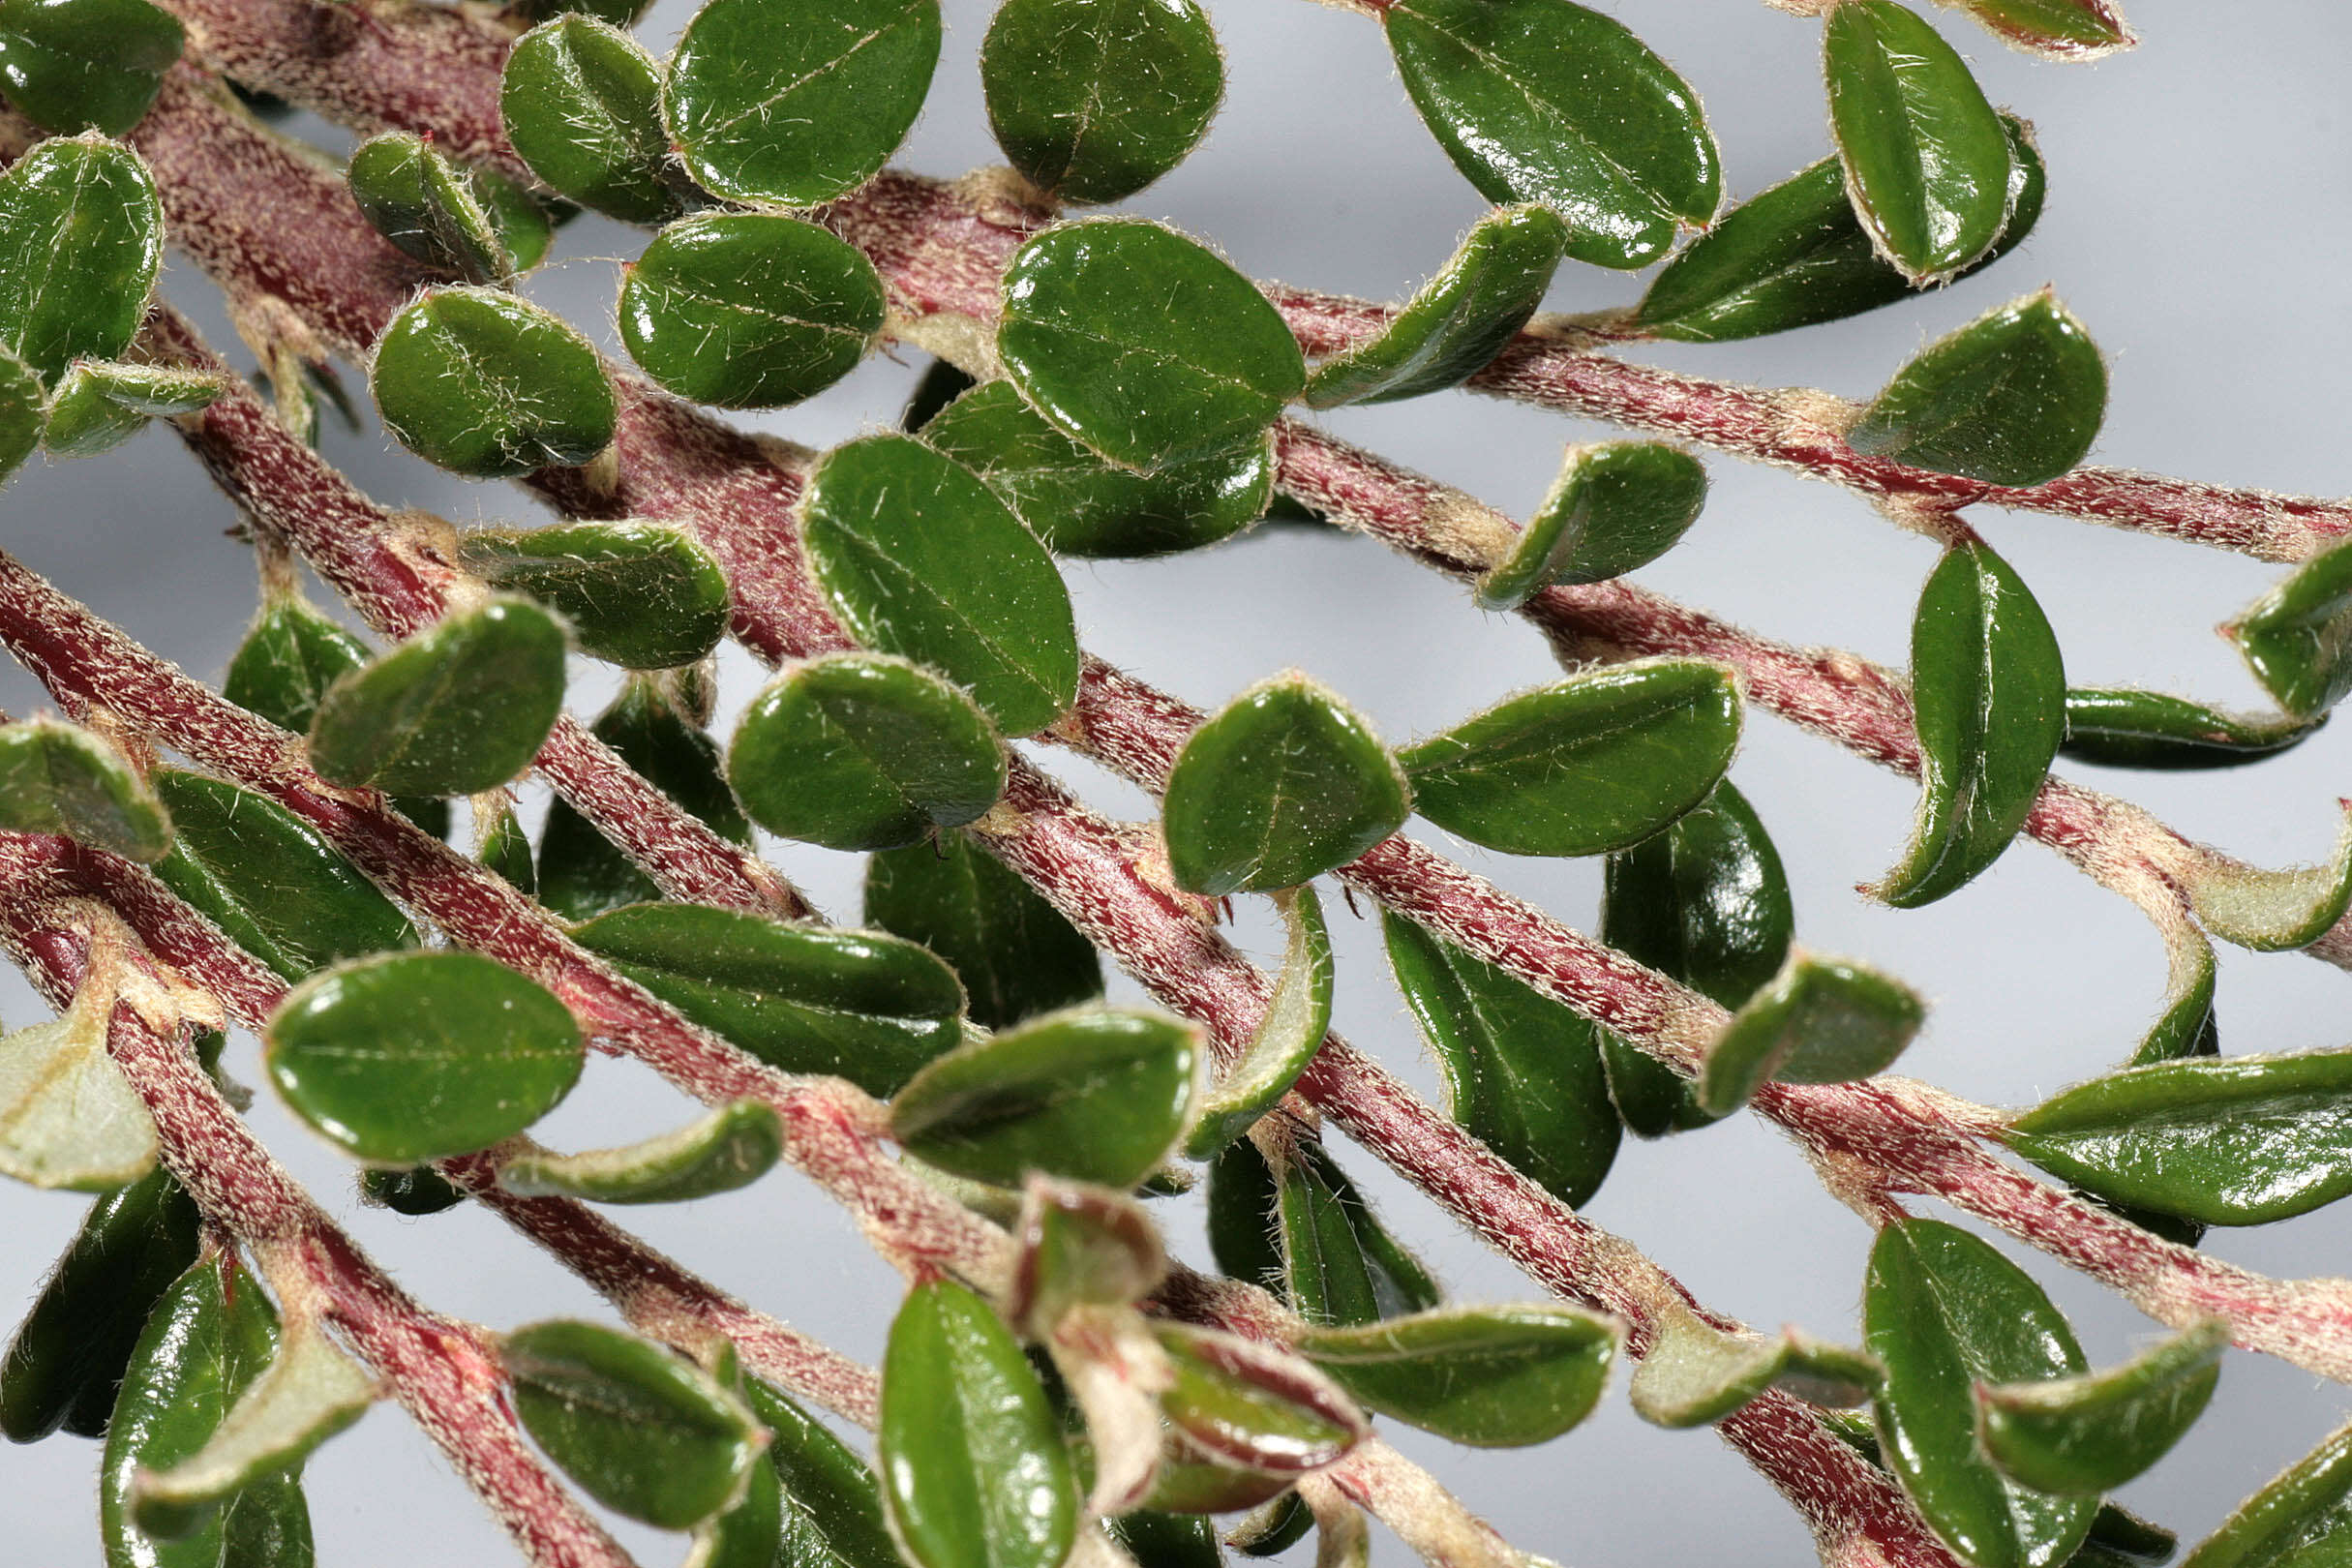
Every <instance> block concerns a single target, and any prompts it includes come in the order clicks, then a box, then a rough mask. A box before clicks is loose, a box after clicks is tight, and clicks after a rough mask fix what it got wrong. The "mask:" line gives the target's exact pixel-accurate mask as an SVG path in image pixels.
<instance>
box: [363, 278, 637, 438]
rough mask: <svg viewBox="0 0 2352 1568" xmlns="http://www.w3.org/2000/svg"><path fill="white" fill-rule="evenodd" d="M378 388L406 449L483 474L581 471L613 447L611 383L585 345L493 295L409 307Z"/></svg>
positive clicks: (388, 348)
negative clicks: (553, 468)
mask: <svg viewBox="0 0 2352 1568" xmlns="http://www.w3.org/2000/svg"><path fill="white" fill-rule="evenodd" d="M370 384H371V385H372V386H373V387H374V388H375V392H376V408H377V412H378V413H379V414H381V415H382V416H383V421H384V428H385V429H386V430H388V431H390V432H391V433H392V435H393V436H394V437H397V438H398V439H399V441H400V443H401V444H402V445H403V446H406V447H407V448H408V450H409V451H411V452H414V453H415V454H416V455H417V456H419V457H421V458H423V459H424V460H425V461H426V462H428V463H433V464H437V465H438V466H440V467H444V468H447V469H449V470H450V471H451V472H453V473H462V474H466V475H467V476H468V477H471V478H475V479H514V478H520V477H521V476H522V475H524V474H527V473H528V472H530V471H531V470H532V469H534V468H543V467H550V466H557V467H579V466H580V465H581V464H584V463H586V462H588V460H589V459H590V458H592V457H594V456H595V455H596V454H597V453H599V452H601V451H603V450H604V449H605V448H606V447H608V446H610V445H611V444H612V443H613V426H614V421H615V419H616V418H617V413H616V405H615V403H614V399H613V386H612V383H611V382H610V381H608V380H607V379H605V374H604V365H603V363H602V362H601V361H600V360H599V359H598V358H597V357H596V350H595V349H594V348H593V347H590V346H589V344H588V339H586V338H584V337H582V336H581V335H580V334H579V333H578V332H575V331H574V330H572V328H571V327H570V326H568V325H566V324H565V323H564V321H563V319H562V318H561V317H558V316H556V315H555V314H554V313H553V312H551V311H547V310H543V309H541V308H540V307H539V306H536V305H533V304H531V303H530V302H528V300H522V299H517V298H516V297H515V296H514V295H512V294H506V293H500V292H499V291H498V290H497V289H495V288H443V289H440V290H437V291H435V292H429V293H426V294H424V295H422V296H421V297H419V298H418V299H417V300H416V301H415V302H414V303H412V304H410V305H408V306H407V307H406V308H405V309H404V310H402V311H401V313H400V314H399V315H398V316H395V317H393V318H392V324H391V325H389V326H387V327H385V328H384V333H383V337H382V338H381V339H380V340H379V341H378V342H377V346H376V363H375V365H374V367H373V369H372V370H371V372H370Z"/></svg>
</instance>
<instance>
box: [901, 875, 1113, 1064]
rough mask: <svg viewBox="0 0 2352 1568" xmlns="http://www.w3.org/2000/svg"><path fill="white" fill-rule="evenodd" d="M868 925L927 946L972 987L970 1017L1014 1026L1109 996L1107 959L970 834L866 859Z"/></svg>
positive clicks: (991, 1026) (987, 1024) (989, 1024)
mask: <svg viewBox="0 0 2352 1568" xmlns="http://www.w3.org/2000/svg"><path fill="white" fill-rule="evenodd" d="M865 919H866V923H867V924H869V925H872V926H876V927H878V928H879V929H881V930H885V931H888V932H890V933H891V934H892V935H894V936H901V937H904V938H906V939H907V940H908V941H909V942H920V943H921V944H922V945H923V946H924V947H926V948H928V949H930V950H932V951H933V952H935V953H937V954H939V956H940V957H941V958H943V959H945V960H947V963H948V966H949V967H950V968H951V969H953V970H954V971H955V974H956V976H957V978H958V979H960V980H962V981H963V982H964V990H965V992H966V993H967V994H968V995H969V997H970V999H971V1001H970V1007H971V1014H972V1021H973V1022H974V1023H976V1024H979V1025H980V1027H981V1028H983V1029H1007V1028H1010V1027H1011V1026H1012V1025H1014V1024H1016V1023H1019V1022H1020V1021H1021V1020H1022V1019H1024V1018H1030V1017H1034V1016H1036V1015H1037V1014H1038V1013H1040V1012H1050V1011H1052V1010H1054V1009H1056V1008H1065V1007H1070V1006H1072V1005H1074V1004H1076V1003H1080V1002H1091V1001H1093V1000H1094V999H1095V998H1096V997H1098V996H1101V994H1102V960H1101V955H1100V954H1098V953H1097V952H1096V951H1095V946H1094V944H1093V943H1091V942H1089V941H1087V940H1086V938H1085V937H1083V936H1081V935H1079V933H1078V931H1077V928H1076V927H1074V926H1072V925H1071V924H1070V921H1068V920H1064V919H1063V918H1062V915H1061V913H1060V911H1058V910H1056V909H1055V908H1054V907H1053V906H1052V905H1051V904H1048V903H1047V902H1045V900H1044V899H1042V898H1040V896H1038V894H1037V892H1036V890H1033V889H1032V888H1031V887H1030V886H1029V884H1028V883H1026V882H1024V881H1022V880H1021V878H1020V876H1019V874H1018V873H1016V872H1014V871H1012V870H1011V869H1010V868H1009V867H1007V866H1006V865H1005V864H1004V862H1002V861H1000V860H999V859H997V858H996V857H995V856H993V855H990V854H989V853H988V852H987V851H985V850H983V849H981V848H980V846H979V845H978V844H976V843H974V842H973V841H972V840H971V839H970V838H969V837H967V836H966V835H964V834H962V833H941V834H940V835H938V837H937V838H935V839H933V840H932V841H931V842H929V843H922V844H909V845H908V846H907V847H906V848H904V849H895V850H886V851H884V852H883V853H881V854H879V855H876V856H875V857H874V858H873V859H870V860H868V861H867V862H866V869H865Z"/></svg>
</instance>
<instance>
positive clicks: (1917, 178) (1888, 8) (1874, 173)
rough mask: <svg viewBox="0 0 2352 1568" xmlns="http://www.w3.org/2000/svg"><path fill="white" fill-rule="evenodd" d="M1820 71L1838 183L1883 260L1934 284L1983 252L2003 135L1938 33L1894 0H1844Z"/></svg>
mask: <svg viewBox="0 0 2352 1568" xmlns="http://www.w3.org/2000/svg"><path fill="white" fill-rule="evenodd" d="M1822 69H1823V74H1824V75H1825V76H1826V77H1827V79H1828V85H1829V128H1830V131H1831V134H1832V135H1833V136H1835V137H1836V140H1837V150H1838V157H1839V160H1840V162H1841V163H1842V164H1843V166H1844V167H1845V171H1846V189H1847V192H1848V194H1849V195H1850V196H1852V197H1853V200H1854V211H1855V213H1856V215H1858V216H1859V217H1860V219H1861V220H1862V224H1863V226H1865V227H1866V228H1867V229H1868V230H1869V231H1870V236H1871V238H1872V240H1873V241H1874V242H1875V243H1876V244H1877V245H1878V247H1879V249H1880V250H1881V251H1882V252H1883V253H1884V254H1885V256H1886V258H1887V259H1888V260H1890V261H1892V262H1893V263H1894V264H1895V265H1896V266H1898V267H1900V268H1901V269H1902V270H1903V272H1904V273H1905V275H1907V276H1908V277H1911V278H1913V279H1915V280H1916V281H1918V282H1920V283H1934V282H1941V281H1943V280H1945V279H1946V278H1949V277H1951V276H1952V275H1953V274H1955V273H1957V272H1958V271H1959V270H1960V269H1961V268H1963V267H1965V266H1967V265H1968V264H1969V263H1970V262H1972V261H1975V259H1977V258H1978V257H1979V256H1982V255H1983V254H1984V253H1985V252H1986V251H1988V250H1990V249H1991V248H1992V245H1993V242H1994V241H1995V240H1996V239H1998V238H1999V237H2000V235H2001V229H2002V226H2003V225H2004V224H2005V222H2006V221H2007V218H2008V208H2009V197H2008V175H2009V151H2008V136H2007V134H2006V133H2005V131H2004V130H2003V128H2002V123H2001V117H2000V116H1999V115H1998V114H1996V113H1994V112H1993V106H1992V105H1990V104H1988V103H1986V102H1985V98H1984V91H1983V89H1982V88H1980V87H1978V86H1977V85H1976V79H1975V76H1973V75H1970V74H1969V69H1968V64H1967V62H1966V61H1964V60H1962V59H1961V58H1960V56H1959V54H1958V53H1957V52H1956V51H1955V50H1954V49H1953V48H1952V46H1951V45H1949V44H1946V43H1945V41H1944V38H1943V35H1941V34H1939V33H1938V32H1937V31H1936V30H1935V28H1933V27H1932V26H1930V25H1929V24H1928V23H1926V22H1925V21H1923V20H1921V19H1920V18H1919V16H1918V15H1917V14H1916V13H1915V12H1913V11H1911V10H1909V9H1907V8H1906V7H1904V6H1901V5H1898V4H1896V3H1895V0H1843V3H1841V4H1839V5H1838V6H1836V7H1835V8H1833V9H1832V10H1831V12H1830V14H1829V17H1828V20H1827V21H1826V23H1825V24H1824V28H1823V34H1822Z"/></svg>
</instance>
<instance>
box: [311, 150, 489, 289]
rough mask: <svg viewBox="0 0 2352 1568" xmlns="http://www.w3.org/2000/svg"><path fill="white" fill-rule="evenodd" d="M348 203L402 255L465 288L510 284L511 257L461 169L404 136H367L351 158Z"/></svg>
mask: <svg viewBox="0 0 2352 1568" xmlns="http://www.w3.org/2000/svg"><path fill="white" fill-rule="evenodd" d="M349 180H350V186H351V199H352V200H354V201H356V202H357V203H358V204H359V210H360V212H361V213H362V214H363V215H364V216H365V217H366V218H367V220H368V222H369V223H371V224H374V225H375V226H376V231H377V233H379V234H381V235H382V236H383V237H384V238H385V239H387V240H390V241H391V242H392V247H393V249H395V250H397V251H399V252H400V253H401V254H402V255H403V256H409V257H412V258H413V259H415V260H417V261H421V262H423V263H424V264H425V265H426V266H428V267H430V268H432V269H433V270H434V271H436V272H440V273H446V274H448V275H449V276H451V277H454V278H458V279H461V280H462V281H464V282H466V283H469V284H498V285H506V284H510V283H512V282H513V281H514V275H515V263H514V257H513V256H509V255H507V252H506V243H505V241H504V240H502V239H500V238H499V236H498V225H497V224H496V223H494V222H493V221H492V219H491V216H490V209H489V208H488V207H487V206H485V205H484V204H483V201H482V195H481V192H480V191H479V190H477V189H476V188H475V186H474V183H473V181H472V180H471V179H469V178H468V177H467V173H466V170H465V169H463V168H462V167H460V166H458V165H457V164H456V163H454V162H452V161H451V159H450V158H449V156H448V155H447V154H446V153H443V152H442V151H441V150H440V149H439V148H437V147H436V146H434V145H433V144H432V143H431V142H429V141H427V140H425V139H424V138H423V137H422V136H415V135H412V134H411V133H409V132H407V131H387V132H385V133H384V134H383V135H381V136H370V137H369V138H368V139H367V140H365V141H363V142H361V143H360V144H359V145H358V146H357V147H356V148H354V149H353V150H352V153H351V166H350V171H349Z"/></svg>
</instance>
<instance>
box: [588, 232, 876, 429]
mask: <svg viewBox="0 0 2352 1568" xmlns="http://www.w3.org/2000/svg"><path fill="white" fill-rule="evenodd" d="M882 311H883V299H882V279H881V278H880V277H879V276H878V275H877V274H876V273H875V271H874V263H873V262H871V261H868V260H867V259H866V258H865V253H864V252H862V251H859V250H858V249H857V248H856V247H854V246H852V245H850V244H848V243H847V242H845V241H842V240H839V239H836V238H834V237H833V235H832V234H831V233H829V231H827V230H825V229H822V228H819V227H818V226H816V225H814V224H808V223H802V222H801V221H800V220H799V219H798V218H787V217H784V216H782V215H780V214H776V213H749V212H734V213H710V214H707V215H705V216H703V217H699V218H688V219H684V220H682V221H681V222H678V223H675V224H672V225H671V226H669V227H667V228H665V229H663V230H662V231H661V232H660V233H659V234H657V235H655V236H654V239H653V243H652V244H650V245H648V246H647V247H646V250H645V254H644V255H643V256H639V257H638V259H637V262H636V264H635V265H634V266H632V267H630V268H629V269H628V271H627V274H626V277H625V279H624V281H623V282H622V283H621V286H620V341H621V342H622V343H623V344H625V345H626V346H627V347H628V350H629V357H630V358H632V359H634V360H636V361H637V363H638V365H639V367H640V368H642V369H643V370H644V371H645V373H646V374H647V375H648V376H650V377H653V379H655V380H656V381H659V382H660V383H661V384H662V385H663V386H665V387H668V388H669V389H670V390H671V391H673V392H675V393H677V394H678V396H679V397H681V398H690V399H692V400H693V401H695V402H696V403H709V404H715V405H717V406H718V407H722V408H780V407H785V406H786V405H787V404H794V403H799V402H800V401H801V400H802V399H804V398H808V397H812V396H814V395H815V394H817V393H819V392H822V391H824V390H825V389H826V388H827V387H829V386H830V385H832V384H833V383H834V382H835V381H838V380H839V379H841V377H844V376H847V375H848V374H849V373H850V372H851V371H853V370H856V369H857V368H858V362H859V360H861V359H863V358H864V357H865V354H866V350H867V349H869V348H871V347H873V346H874V341H875V339H876V337H877V335H878V334H880V332H881V331H882Z"/></svg>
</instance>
